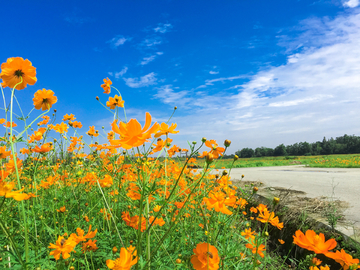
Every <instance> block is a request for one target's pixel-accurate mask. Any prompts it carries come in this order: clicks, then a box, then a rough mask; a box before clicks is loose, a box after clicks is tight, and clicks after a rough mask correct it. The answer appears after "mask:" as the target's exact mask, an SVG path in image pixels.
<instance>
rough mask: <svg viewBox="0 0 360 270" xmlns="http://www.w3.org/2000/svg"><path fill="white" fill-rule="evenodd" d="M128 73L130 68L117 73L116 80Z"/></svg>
mask: <svg viewBox="0 0 360 270" xmlns="http://www.w3.org/2000/svg"><path fill="white" fill-rule="evenodd" d="M127 71H128V67H124V68H123V69H122V70H121V71H119V72H115V78H116V79H119V78H120V77H122V76H123V75H124V74H125V73H126V72H127Z"/></svg>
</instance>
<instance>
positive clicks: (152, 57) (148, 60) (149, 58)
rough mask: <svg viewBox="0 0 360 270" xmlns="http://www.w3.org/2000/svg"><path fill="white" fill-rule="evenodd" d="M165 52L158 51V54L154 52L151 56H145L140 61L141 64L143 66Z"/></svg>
mask: <svg viewBox="0 0 360 270" xmlns="http://www.w3.org/2000/svg"><path fill="white" fill-rule="evenodd" d="M163 54H164V53H163V52H157V53H156V54H153V55H151V56H149V57H144V58H143V60H142V61H141V62H140V65H142V66H144V65H147V64H149V63H150V62H152V61H154V60H155V58H156V57H157V56H158V55H163Z"/></svg>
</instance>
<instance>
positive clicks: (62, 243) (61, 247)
mask: <svg viewBox="0 0 360 270" xmlns="http://www.w3.org/2000/svg"><path fill="white" fill-rule="evenodd" d="M75 246H76V242H75V241H74V239H72V237H69V238H68V239H67V240H65V238H64V237H63V236H59V238H58V240H57V241H56V244H55V245H54V244H52V243H50V246H49V248H52V249H55V250H53V251H51V252H50V255H54V258H55V260H59V259H60V256H61V255H62V257H63V259H67V258H69V257H70V254H69V253H70V252H71V251H73V249H74V247H75Z"/></svg>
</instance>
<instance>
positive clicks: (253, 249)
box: [245, 241, 265, 258]
mask: <svg viewBox="0 0 360 270" xmlns="http://www.w3.org/2000/svg"><path fill="white" fill-rule="evenodd" d="M256 246H257V242H255V243H254V242H253V241H251V244H250V243H248V244H246V245H245V247H247V248H248V249H251V252H252V253H253V254H255V253H257V254H259V255H260V257H261V258H264V253H263V251H265V246H264V245H263V244H260V245H259V246H258V247H256Z"/></svg>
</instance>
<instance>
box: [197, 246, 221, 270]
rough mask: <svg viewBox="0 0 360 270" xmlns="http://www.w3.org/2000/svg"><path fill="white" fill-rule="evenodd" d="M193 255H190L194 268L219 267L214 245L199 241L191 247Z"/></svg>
mask: <svg viewBox="0 0 360 270" xmlns="http://www.w3.org/2000/svg"><path fill="white" fill-rule="evenodd" d="M193 252H194V253H195V255H192V256H191V260H190V261H191V263H192V265H193V267H194V268H195V269H196V270H217V269H219V262H220V257H219V254H218V251H217V249H216V247H214V246H212V245H210V244H208V243H199V244H197V246H196V248H194V249H193Z"/></svg>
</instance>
